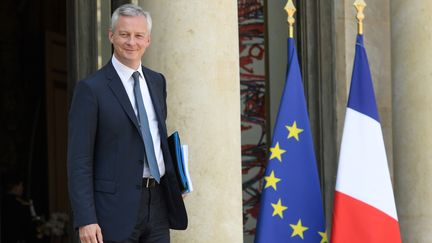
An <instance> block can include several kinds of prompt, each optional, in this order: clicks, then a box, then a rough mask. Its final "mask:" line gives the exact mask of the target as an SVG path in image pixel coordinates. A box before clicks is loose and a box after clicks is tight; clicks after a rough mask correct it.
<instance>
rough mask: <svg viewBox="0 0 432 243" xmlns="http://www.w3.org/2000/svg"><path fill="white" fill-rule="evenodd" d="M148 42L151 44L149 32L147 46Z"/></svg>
mask: <svg viewBox="0 0 432 243" xmlns="http://www.w3.org/2000/svg"><path fill="white" fill-rule="evenodd" d="M150 44H151V34H149V37H148V42H147V46H149V45H150Z"/></svg>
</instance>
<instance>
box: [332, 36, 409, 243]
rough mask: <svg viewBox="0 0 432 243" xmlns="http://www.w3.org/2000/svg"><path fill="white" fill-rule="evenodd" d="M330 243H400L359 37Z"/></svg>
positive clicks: (370, 79)
mask: <svg viewBox="0 0 432 243" xmlns="http://www.w3.org/2000/svg"><path fill="white" fill-rule="evenodd" d="M331 242H332V243H399V242H402V240H401V236H400V231H399V222H398V218H397V212H396V206H395V201H394V195H393V189H392V184H391V178H390V173H389V169H388V165H387V157H386V152H385V147H384V140H383V136H382V131H381V124H380V121H379V116H378V111H377V106H376V102H375V95H374V90H373V85H372V78H371V74H370V70H369V63H368V59H367V54H366V50H365V48H364V45H363V35H358V36H357V42H356V52H355V58H354V66H353V73H352V80H351V87H350V94H349V98H348V105H347V111H346V116H345V125H344V130H343V135H342V144H341V150H340V155H339V167H338V173H337V180H336V192H335V199H334V207H333V225H332V236H331Z"/></svg>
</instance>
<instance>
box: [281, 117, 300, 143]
mask: <svg viewBox="0 0 432 243" xmlns="http://www.w3.org/2000/svg"><path fill="white" fill-rule="evenodd" d="M285 127H286V128H287V129H288V132H289V133H288V139H289V138H292V137H294V138H295V139H296V140H297V141H299V134H300V133H301V132H303V129H301V128H298V127H297V123H296V121H294V123H293V124H292V126H285Z"/></svg>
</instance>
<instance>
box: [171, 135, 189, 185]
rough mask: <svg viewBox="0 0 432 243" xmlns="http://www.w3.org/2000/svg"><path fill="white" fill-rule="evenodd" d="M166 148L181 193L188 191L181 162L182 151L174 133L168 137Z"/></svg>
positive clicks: (178, 138)
mask: <svg viewBox="0 0 432 243" xmlns="http://www.w3.org/2000/svg"><path fill="white" fill-rule="evenodd" d="M168 146H169V150H170V153H171V157H172V159H173V162H174V167H175V170H176V175H177V181H178V184H179V187H180V190H181V191H182V192H185V191H188V190H189V186H188V182H187V178H186V172H185V165H184V161H183V151H182V147H181V143H180V136H179V134H178V132H177V131H175V132H174V133H173V134H171V136H169V137H168Z"/></svg>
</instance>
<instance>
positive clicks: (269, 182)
mask: <svg viewBox="0 0 432 243" xmlns="http://www.w3.org/2000/svg"><path fill="white" fill-rule="evenodd" d="M264 180H265V181H266V185H265V187H264V189H265V188H267V187H273V189H275V191H276V190H277V189H276V183H278V182H279V181H280V180H281V179H279V178H277V177H275V175H274V171H273V170H272V172H271V173H270V175H269V176H265V177H264Z"/></svg>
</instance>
